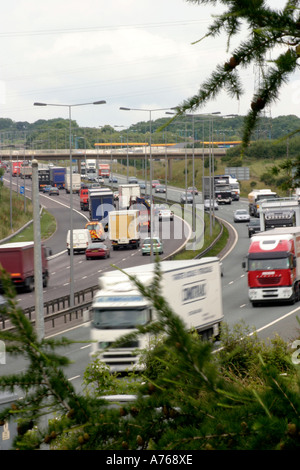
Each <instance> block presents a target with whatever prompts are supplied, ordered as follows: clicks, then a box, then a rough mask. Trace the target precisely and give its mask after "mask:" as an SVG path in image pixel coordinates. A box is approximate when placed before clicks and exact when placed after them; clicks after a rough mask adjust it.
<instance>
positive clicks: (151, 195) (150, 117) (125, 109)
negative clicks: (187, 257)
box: [120, 107, 175, 262]
mask: <svg viewBox="0 0 300 470" xmlns="http://www.w3.org/2000/svg"><path fill="white" fill-rule="evenodd" d="M168 109H175V108H156V109H144V108H125V107H120V110H122V111H143V112H148V113H149V120H150V129H149V131H150V138H149V146H150V153H149V160H150V247H151V248H150V261H151V262H153V223H152V222H153V192H152V171H153V168H152V149H151V143H152V140H151V132H152V112H154V111H166V110H168Z"/></svg>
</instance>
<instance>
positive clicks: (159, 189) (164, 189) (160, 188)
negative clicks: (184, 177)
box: [155, 184, 166, 193]
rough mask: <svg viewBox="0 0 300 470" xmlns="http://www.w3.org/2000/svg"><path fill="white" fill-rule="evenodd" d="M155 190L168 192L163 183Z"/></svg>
mask: <svg viewBox="0 0 300 470" xmlns="http://www.w3.org/2000/svg"><path fill="white" fill-rule="evenodd" d="M155 192H156V193H165V192H166V187H165V186H164V185H163V184H159V185H158V186H155Z"/></svg>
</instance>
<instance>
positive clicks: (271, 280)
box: [257, 276, 281, 286]
mask: <svg viewBox="0 0 300 470" xmlns="http://www.w3.org/2000/svg"><path fill="white" fill-rule="evenodd" d="M280 279H281V278H280V277H279V276H276V277H261V278H257V282H258V284H260V285H261V286H266V285H275V284H279V283H280Z"/></svg>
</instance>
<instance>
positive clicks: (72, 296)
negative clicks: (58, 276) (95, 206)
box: [33, 100, 106, 307]
mask: <svg viewBox="0 0 300 470" xmlns="http://www.w3.org/2000/svg"><path fill="white" fill-rule="evenodd" d="M105 103H106V101H104V100H100V101H93V102H91V103H76V104H60V103H37V102H36V103H33V104H34V106H55V107H58V106H59V107H64V108H68V109H69V147H70V187H71V192H70V307H73V306H74V274H73V271H74V269H73V260H74V258H73V255H74V253H73V182H72V135H71V131H72V128H71V123H72V120H71V109H72V108H73V107H75V106H77V107H78V106H86V105H91V104H95V105H97V104H105Z"/></svg>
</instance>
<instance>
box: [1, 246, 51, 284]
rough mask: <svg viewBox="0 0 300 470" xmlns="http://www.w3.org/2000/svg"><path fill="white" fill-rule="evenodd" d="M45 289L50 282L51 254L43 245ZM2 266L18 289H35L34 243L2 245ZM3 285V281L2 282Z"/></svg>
mask: <svg viewBox="0 0 300 470" xmlns="http://www.w3.org/2000/svg"><path fill="white" fill-rule="evenodd" d="M41 250H42V276H43V287H47V285H48V280H49V270H48V260H47V256H48V255H49V254H51V252H47V251H48V250H47V249H46V248H45V247H44V246H43V245H42V248H41ZM0 264H1V265H2V267H3V268H4V269H5V270H6V271H7V272H8V273H9V274H10V276H11V279H12V282H13V284H14V285H15V287H16V288H25V289H26V290H27V291H29V292H32V291H33V289H34V242H19V243H17V242H16V243H5V244H3V245H0ZM0 283H1V280H0Z"/></svg>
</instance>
